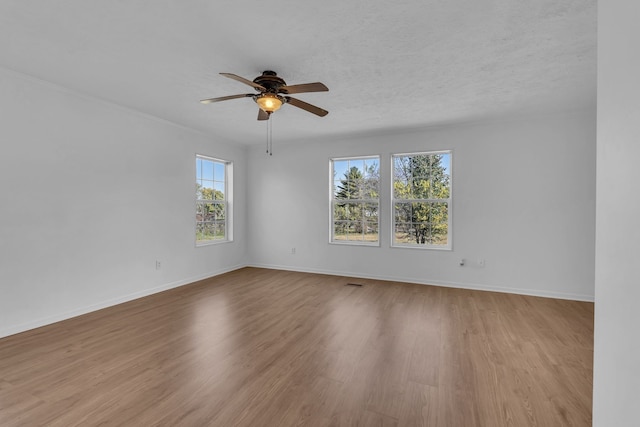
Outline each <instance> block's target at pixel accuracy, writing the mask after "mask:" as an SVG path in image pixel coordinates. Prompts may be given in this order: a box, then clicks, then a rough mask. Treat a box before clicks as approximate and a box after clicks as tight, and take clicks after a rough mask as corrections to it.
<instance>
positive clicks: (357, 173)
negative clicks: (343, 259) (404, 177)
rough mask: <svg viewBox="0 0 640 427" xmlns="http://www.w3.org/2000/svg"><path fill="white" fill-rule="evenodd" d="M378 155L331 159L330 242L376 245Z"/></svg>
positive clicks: (377, 240) (378, 179)
mask: <svg viewBox="0 0 640 427" xmlns="http://www.w3.org/2000/svg"><path fill="white" fill-rule="evenodd" d="M379 182H380V157H379V156H371V157H355V158H340V159H331V212H330V216H331V240H330V241H331V242H332V243H350V244H362V245H378V242H379V239H378V211H379V207H380V206H379V205H380V202H379Z"/></svg>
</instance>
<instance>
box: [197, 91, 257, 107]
mask: <svg viewBox="0 0 640 427" xmlns="http://www.w3.org/2000/svg"><path fill="white" fill-rule="evenodd" d="M252 96H253V94H251V93H243V94H242V95H229V96H221V97H219V98H208V99H203V100H201V101H200V102H201V103H203V104H211V103H212V102H220V101H227V100H229V99H237V98H248V97H252Z"/></svg>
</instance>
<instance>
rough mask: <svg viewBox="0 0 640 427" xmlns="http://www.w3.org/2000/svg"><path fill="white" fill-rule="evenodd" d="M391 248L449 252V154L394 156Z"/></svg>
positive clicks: (449, 152)
mask: <svg viewBox="0 0 640 427" xmlns="http://www.w3.org/2000/svg"><path fill="white" fill-rule="evenodd" d="M392 168H393V188H392V197H393V206H392V212H393V238H392V245H393V246H402V247H413V248H430V249H451V151H437V152H428V153H411V154H395V155H393V156H392Z"/></svg>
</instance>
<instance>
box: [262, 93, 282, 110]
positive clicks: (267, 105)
mask: <svg viewBox="0 0 640 427" xmlns="http://www.w3.org/2000/svg"><path fill="white" fill-rule="evenodd" d="M256 103H257V104H258V106H259V107H260V109H261V110H263V111H265V112H267V113H273V112H274V111H277V110H278V109H279V108H280V107H282V104H283V103H284V101H283V99H282V97H281V96H278V95H276V94H275V93H270V92H266V93H262V94H260V95H258V96H257V97H256Z"/></svg>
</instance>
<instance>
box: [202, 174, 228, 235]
mask: <svg viewBox="0 0 640 427" xmlns="http://www.w3.org/2000/svg"><path fill="white" fill-rule="evenodd" d="M196 196H197V202H196V240H197V241H199V242H200V241H206V240H218V239H224V238H225V220H226V218H225V213H226V209H225V203H224V193H222V192H221V191H219V190H214V189H213V188H206V187H202V186H201V185H200V184H196Z"/></svg>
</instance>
